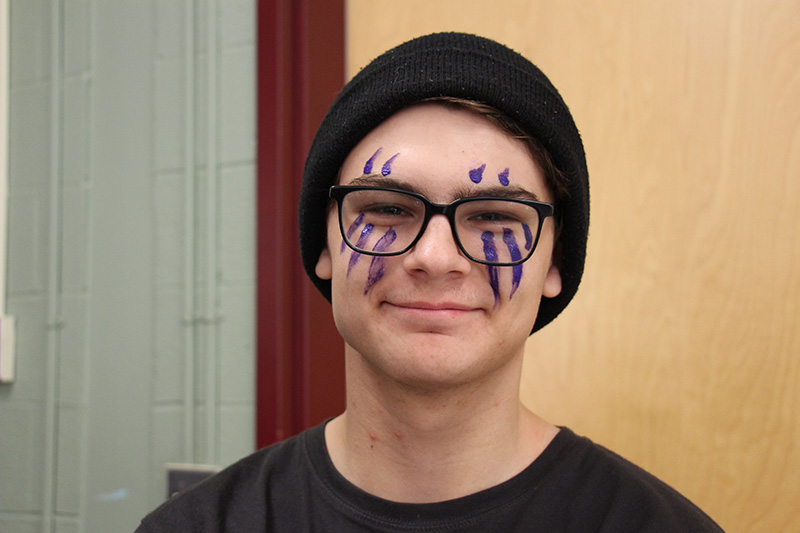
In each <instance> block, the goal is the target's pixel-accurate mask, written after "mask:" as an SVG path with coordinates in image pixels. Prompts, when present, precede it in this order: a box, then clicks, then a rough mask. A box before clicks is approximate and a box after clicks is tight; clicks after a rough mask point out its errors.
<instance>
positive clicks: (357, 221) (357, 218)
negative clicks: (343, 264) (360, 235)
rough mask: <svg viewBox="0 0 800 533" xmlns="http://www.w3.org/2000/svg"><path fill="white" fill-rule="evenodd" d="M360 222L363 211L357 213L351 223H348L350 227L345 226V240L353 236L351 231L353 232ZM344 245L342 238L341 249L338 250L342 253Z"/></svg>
mask: <svg viewBox="0 0 800 533" xmlns="http://www.w3.org/2000/svg"><path fill="white" fill-rule="evenodd" d="M362 222H364V213H359V214H358V216H357V217H356V219H355V220H354V221H353V223H352V224H350V227H349V228H347V240H348V241H350V237H352V236H353V233H355V231H356V229H358V227H359V226H360V225H361V223H362ZM350 242H353V241H350ZM346 246H347V244H345V242H344V239H342V249H341V250H340V251H339V253H342V254H343V253H344V249H345V247H346Z"/></svg>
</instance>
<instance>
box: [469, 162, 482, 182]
mask: <svg viewBox="0 0 800 533" xmlns="http://www.w3.org/2000/svg"><path fill="white" fill-rule="evenodd" d="M484 170H486V163H484V164H482V165H481V166H479V167H478V168H473V169H472V170H470V171H469V179H471V180H472V183H480V182H481V180H482V179H483V171H484Z"/></svg>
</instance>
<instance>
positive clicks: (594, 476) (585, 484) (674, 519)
mask: <svg viewBox="0 0 800 533" xmlns="http://www.w3.org/2000/svg"><path fill="white" fill-rule="evenodd" d="M561 439H562V442H561V444H560V447H559V450H557V451H558V452H560V455H561V458H560V460H559V461H557V462H556V464H555V465H554V467H553V472H552V475H551V476H548V477H549V479H551V480H553V481H552V482H553V484H554V485H555V486H556V487H557V489H558V490H559V491H563V492H569V493H571V494H572V497H571V504H570V505H571V506H572V511H578V510H580V513H579V514H578V516H583V517H585V519H587V520H591V521H596V520H599V519H600V518H601V515H602V521H603V523H604V525H607V526H610V527H611V528H610V529H609V530H612V529H613V528H614V527H618V530H629V531H631V530H639V531H659V530H660V531H721V529H720V528H719V526H718V525H717V524H715V523H714V521H713V520H712V519H711V518H709V517H708V515H706V514H705V513H704V512H703V511H702V510H701V509H700V508H699V507H697V506H696V505H695V504H694V503H692V502H691V501H690V500H689V499H687V498H686V497H685V496H683V495H682V494H681V493H680V492H678V491H677V490H675V489H674V488H673V487H671V486H670V485H669V484H667V483H665V482H664V481H662V480H660V479H659V478H657V477H656V476H654V475H652V474H651V473H649V472H648V471H646V470H645V469H643V468H641V467H639V466H637V465H636V464H634V463H632V462H631V461H629V460H627V459H625V458H624V457H622V456H620V455H618V454H617V453H615V452H613V451H611V450H609V449H607V448H605V447H603V446H601V445H599V444H596V443H594V442H592V441H591V440H589V439H587V438H585V437H580V436H577V435H575V434H574V433H573V432H572V431H570V430H569V429H566V428H564V429H562V436H561Z"/></svg>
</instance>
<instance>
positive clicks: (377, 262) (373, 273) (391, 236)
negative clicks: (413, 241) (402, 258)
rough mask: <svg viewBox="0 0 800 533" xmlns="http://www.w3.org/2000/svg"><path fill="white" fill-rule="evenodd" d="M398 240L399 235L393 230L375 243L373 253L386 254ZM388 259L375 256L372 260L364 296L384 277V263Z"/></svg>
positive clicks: (390, 229)
mask: <svg viewBox="0 0 800 533" xmlns="http://www.w3.org/2000/svg"><path fill="white" fill-rule="evenodd" d="M396 238H397V233H395V231H394V230H393V229H392V228H389V230H388V231H387V232H386V233H385V234H384V235H383V237H381V238H380V240H378V242H377V243H375V246H374V247H373V248H372V251H373V252H385V251H386V250H387V249H388V248H389V246H391V245H392V243H393V242H394V240H395V239H396ZM385 259H386V258H385V257H381V256H377V255H376V256H374V257H373V258H372V262H371V263H370V264H369V274H368V275H367V285H366V286H365V287H364V294H367V293H368V292H369V290H370V289H371V288H372V286H373V285H375V284H376V283H377V282H378V280H380V279H381V278H382V277H383V262H384V260H385Z"/></svg>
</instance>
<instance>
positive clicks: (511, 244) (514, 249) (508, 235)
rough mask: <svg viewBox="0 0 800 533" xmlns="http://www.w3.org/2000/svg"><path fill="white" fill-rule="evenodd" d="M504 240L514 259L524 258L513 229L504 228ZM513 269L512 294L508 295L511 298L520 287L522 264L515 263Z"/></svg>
mask: <svg viewBox="0 0 800 533" xmlns="http://www.w3.org/2000/svg"><path fill="white" fill-rule="evenodd" d="M503 242H504V243H506V247H508V253H509V254H511V260H512V261H519V260H520V259H522V254H521V253H520V251H519V246H517V240H516V239H515V238H514V232H513V231H511V229H509V228H503ZM513 269H514V270H513V274H512V278H511V294H509V295H508V299H509V300H510V299H511V297H512V296H514V293H515V292H516V290H517V287H519V282H520V280H521V279H522V265H521V264H520V265H514V266H513Z"/></svg>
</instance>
